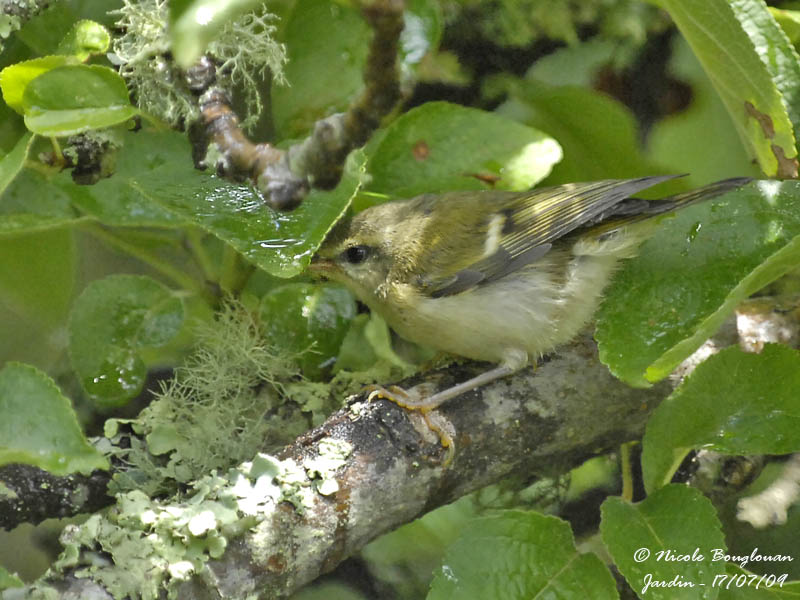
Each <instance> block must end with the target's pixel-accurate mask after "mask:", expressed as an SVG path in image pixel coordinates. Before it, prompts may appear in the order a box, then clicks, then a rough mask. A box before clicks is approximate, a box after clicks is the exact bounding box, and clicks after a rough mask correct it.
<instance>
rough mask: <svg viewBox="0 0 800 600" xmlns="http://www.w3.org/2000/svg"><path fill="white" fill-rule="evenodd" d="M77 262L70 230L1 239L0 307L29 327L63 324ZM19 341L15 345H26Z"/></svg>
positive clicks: (0, 327)
mask: <svg viewBox="0 0 800 600" xmlns="http://www.w3.org/2000/svg"><path fill="white" fill-rule="evenodd" d="M76 263H77V253H76V249H75V239H74V236H73V232H72V231H71V230H70V229H68V228H61V229H53V230H50V231H45V232H37V233H32V234H27V235H16V236H7V237H0V306H4V307H6V308H8V309H10V310H11V311H12V312H13V313H14V314H15V315H16V316H17V318H22V319H23V320H25V321H28V322H29V324H34V323H35V324H36V325H38V326H39V327H43V328H47V327H56V326H59V325H61V324H62V323H63V321H64V320H65V319H66V316H67V311H68V309H69V305H70V302H71V300H72V292H73V290H74V287H75V269H76ZM3 329H4V328H3V327H2V325H0V331H3ZM0 339H2V336H0ZM6 341H10V340H6ZM20 342H22V340H14V343H13V346H19V345H22V346H24V343H22V344H21V343H20Z"/></svg>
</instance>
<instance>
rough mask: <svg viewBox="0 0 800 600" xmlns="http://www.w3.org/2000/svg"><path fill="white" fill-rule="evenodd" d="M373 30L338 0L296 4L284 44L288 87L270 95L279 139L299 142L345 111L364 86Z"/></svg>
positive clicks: (302, 0) (287, 21)
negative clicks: (324, 120) (318, 125)
mask: <svg viewBox="0 0 800 600" xmlns="http://www.w3.org/2000/svg"><path fill="white" fill-rule="evenodd" d="M371 35H372V34H371V32H370V28H369V26H368V25H367V23H366V22H365V21H364V19H363V18H362V17H361V15H360V14H358V11H357V10H356V9H355V8H353V7H352V6H350V5H347V4H345V3H342V2H336V1H334V0H297V1H296V2H294V3H293V8H292V10H291V11H290V12H289V14H288V15H286V17H285V25H284V27H283V31H282V36H281V37H282V41H283V42H284V43H285V44H286V52H287V58H288V62H287V64H286V69H285V76H286V79H287V81H288V82H289V83H290V85H288V86H280V87H275V88H274V89H273V90H272V118H273V121H274V123H275V129H276V131H277V134H278V136H277V137H278V139H285V138H295V137H300V136H302V135H305V134H306V133H308V131H309V130H310V129H311V127H312V126H313V124H314V123H315V122H316V121H317V120H319V119H321V118H323V117H326V116H328V115H329V114H331V113H335V112H338V111H342V110H344V109H345V108H346V107H347V105H348V104H349V103H350V101H351V100H352V99H353V98H354V97H355V95H356V94H357V93H358V92H359V91H360V90H361V89H362V88H363V87H364V81H363V71H364V65H365V64H366V57H367V48H368V46H369V40H370V39H371Z"/></svg>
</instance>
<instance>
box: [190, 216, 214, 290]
mask: <svg viewBox="0 0 800 600" xmlns="http://www.w3.org/2000/svg"><path fill="white" fill-rule="evenodd" d="M203 235H204V232H203V231H201V230H200V229H197V228H196V227H189V228H187V230H186V242H187V245H188V246H189V251H190V252H191V253H192V257H193V258H194V261H195V262H196V263H197V265H198V266H199V267H200V269H201V270H202V271H203V276H204V277H205V278H206V281H213V282H218V281H217V280H218V278H219V269H217V266H216V265H215V264H214V262H213V261H212V260H211V257H210V256H209V255H208V252H206V249H205V248H204V247H203Z"/></svg>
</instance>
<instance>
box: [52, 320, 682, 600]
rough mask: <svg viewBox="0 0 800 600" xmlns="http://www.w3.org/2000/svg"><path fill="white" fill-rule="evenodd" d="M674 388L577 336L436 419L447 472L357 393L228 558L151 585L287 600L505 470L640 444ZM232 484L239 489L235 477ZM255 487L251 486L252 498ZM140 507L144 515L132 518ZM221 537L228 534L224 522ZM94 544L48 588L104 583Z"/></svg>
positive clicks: (421, 430)
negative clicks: (449, 456)
mask: <svg viewBox="0 0 800 600" xmlns="http://www.w3.org/2000/svg"><path fill="white" fill-rule="evenodd" d="M485 368H486V366H485V365H481V364H477V363H469V364H467V365H464V366H460V367H456V368H449V369H444V370H440V371H436V372H432V373H428V374H426V375H425V376H424V380H425V381H431V382H434V383H435V385H437V386H440V387H445V386H449V385H451V384H452V383H453V382H454V381H460V380H463V379H465V378H467V377H470V376H472V375H474V374H475V373H476V372H478V371H480V370H483V369H485ZM420 380H421V379H420V378H415V379H414V380H412V381H407V382H404V383H403V385H407V386H408V385H414V384H416V383H418V382H419V381H420ZM670 389H671V388H670V385H669V384H668V383H662V384H659V385H657V386H655V387H653V388H651V389H649V390H639V389H633V388H630V387H628V386H626V385H625V384H623V383H621V382H620V381H618V380H617V379H615V378H614V377H613V376H612V375H611V374H610V373H609V372H608V370H607V368H606V367H605V366H603V365H602V364H601V363H599V361H598V360H597V356H596V348H595V345H594V342H593V341H592V340H591V338H590V337H588V336H583V337H581V338H579V339H577V340H576V341H575V342H573V343H572V344H569V345H567V346H564V347H563V348H562V349H560V350H559V351H558V352H557V353H555V354H553V355H551V356H549V357H547V358H546V359H545V360H544V361H543V363H542V364H541V365H540V366H539V367H538V368H537V369H536V371H535V372H534V371H533V370H532V369H529V370H526V371H525V372H523V373H519V374H517V375H515V376H514V377H511V378H508V379H506V380H501V381H498V382H496V383H494V384H492V385H490V386H487V387H485V388H482V389H479V390H475V391H473V392H470V393H468V394H465V395H464V396H462V397H461V398H458V399H456V400H453V401H451V402H448V403H447V404H446V405H444V406H443V407H442V409H441V411H440V413H441V416H442V417H443V418H444V419H446V420H447V421H449V422H450V424H451V425H452V427H453V429H454V430H455V432H456V433H455V440H456V452H455V457H454V459H453V461H452V463H450V464H449V465H448V466H446V467H445V466H444V465H443V458H444V456H445V454H446V451H445V450H444V449H443V448H442V447H441V445H440V442H439V439H438V437H437V436H436V435H435V434H433V433H432V432H431V431H430V430H429V429H427V427H426V426H425V425H424V423H423V422H422V419H421V418H419V415H417V414H414V413H408V412H407V411H405V410H403V409H401V408H399V407H397V406H396V405H394V404H392V403H390V402H387V401H383V400H381V401H376V402H373V403H371V404H366V403H363V396H362V397H360V398H359V399H360V400H362V402H357V403H355V404H351V405H350V406H349V407H347V408H344V409H342V410H340V411H339V412H337V413H336V414H334V415H333V416H331V417H330V418H329V419H328V420H327V421H326V422H325V423H324V424H323V425H322V426H320V427H318V428H317V429H314V430H312V431H310V432H308V433H306V434H305V435H303V436H302V437H300V438H299V439H298V440H296V441H295V442H294V443H293V444H291V445H290V446H288V447H286V448H285V449H284V450H283V451H282V453H281V455H280V458H281V459H282V461H281V463H280V465H281V469H282V471H281V472H280V473H278V474H277V475H274V478H273V475H270V482H273V483H274V482H279V483H280V486H281V490H282V495H281V496H280V498H278V499H277V500H272V499H269V498H268V499H266V500H263V499H262V500H261V501H260V502H261V504H259V505H258V512H257V514H256V515H255V518H252V517H251V518H250V520H249V521H248V520H247V519H243V520H242V521H241V523H239V526H238V529H237V527H234V526H226V527H228V529H229V530H243V534H242V535H230V536H229V537H226V544H227V545H226V550H225V552H224V554H222V556H220V557H218V558H216V559H207V560H205V561H204V562H202V563H201V564H199V565H198V566H197V567H196V569H197V570H196V571H195V572H194V573H193V574H189V575H187V578H188V579H187V580H185V581H179V580H178V577H177V576H176V575H174V574H173V575H172V576H169V575H168V574H167V573H166V571H167V569H168V568H169V567H170V564H169V563H168V562H166V563H165V564H164V565H163V571H164V572H162V573H160V574H159V573H158V572H157V571H156V569H155V567H153V566H152V565H153V563H148V565H150V567H151V571H150V572H148V573H147V577H148V578H149V579H150V580H152V579H153V578H154V577H159V576H163V577H164V578H165V581H166V582H168V585H170V586H172V587H173V589H174V591H175V592H177V594H178V597H181V598H201V599H202V598H234V597H244V596H246V595H248V594H258V596H259V597H262V598H279V597H284V596H288V595H290V594H291V593H292V592H294V591H296V590H297V589H299V588H300V587H301V586H302V585H304V584H306V583H308V582H309V581H311V580H313V579H314V578H316V577H317V576H318V575H320V574H321V573H324V572H327V571H330V570H331V569H333V568H334V567H335V566H336V565H337V564H338V563H339V562H341V561H342V560H344V559H345V558H346V557H348V556H350V555H351V554H353V553H354V552H356V551H358V550H359V549H360V548H362V547H363V546H364V545H365V544H366V543H368V542H369V541H370V540H372V539H373V538H375V537H377V536H379V535H381V534H382V533H385V532H387V531H390V530H392V529H394V528H396V527H398V526H400V525H402V524H404V523H407V522H409V521H411V520H413V519H414V518H416V517H418V516H420V515H422V514H424V513H426V512H428V511H430V510H432V509H434V508H436V507H438V506H441V505H443V504H447V503H449V502H452V501H454V500H456V499H457V498H459V497H461V496H463V495H464V494H467V493H469V492H471V491H473V490H476V489H478V488H481V487H483V486H486V485H488V484H491V483H493V482H496V481H499V480H501V479H504V478H506V477H508V476H509V475H513V474H517V475H522V476H523V477H524V478H527V479H530V478H534V477H536V476H544V475H547V476H552V475H555V474H559V473H563V472H565V471H567V470H569V469H571V468H573V467H575V466H577V465H579V464H581V463H582V462H583V461H584V460H586V459H587V458H589V457H591V456H595V455H598V454H603V453H607V452H609V451H612V450H614V449H616V448H617V447H618V446H619V444H620V443H622V442H624V441H627V440H631V439H636V438H639V437H641V435H642V432H643V430H644V424H645V422H646V420H647V417H648V415H649V413H650V411H651V410H652V409H653V408H654V407H655V406H656V405H657V404H658V402H659V401H660V400H661V399H662V398H663V397H664V396H666V395H667V394H668V393H669V391H670ZM331 446H337V447H339V448H348V449H349V453H346V454H344V455H343V457H342V460H341V461H340V462H339V463H337V464H338V465H339V466H338V468H336V469H335V470H332V471H330V472H329V473H327V474H326V473H325V467H324V466H321V465H323V464H324V457H325V456H326V454H327V452H328V451H327V450H326V448H330V447H331ZM242 472H243V473H247V472H248V467H246V468H244V469H242ZM249 473H250V475H251V476H252V474H253V470H252V468H249ZM289 475H291V477H290V476H289ZM237 481H238V483H237V485H238V486H239V487H238V488H237V489H239V490H241V477H239V479H238V480H237ZM259 485H260V483H258V482H255V481H254V482H253V483H252V486H253V489H254V490H255V489H256V488H258V487H259ZM208 487H209V486H208V485H205V488H204V489H208ZM238 493H241V492H238ZM198 495H199V492H198ZM220 498H221V496H219V495H218V496H217V497H216V500H215V502H216V503H219V502H221V500H220ZM226 498H227V499H226V500H225V501H226V502H229V501H230V500H231V499H230V497H226ZM281 500H283V501H281ZM286 500H288V501H290V502H291V503H290V502H287V501H286ZM293 505H294V506H293ZM187 506H191V507H193V509H197V510H199V508H198V507H199V505H198V503H197V502H195V501H194V500H191V499H190V500H188V501H187V502H185V503H184V504H180V505H172V506H169V507H167V506H165V505H158V506H155V507H154V508H152V509H150V511H149V513H148V514H151V515H152V514H156V515H158V514H162V513H164V514H166V513H170V514H176V513H178V512H180V511H182V510H186V507H187ZM239 510H240V511H241V510H242V508H241V505H240V508H239ZM121 511H122V509H121V508H118V509H117V510H115V511H114V513H117V514H119V513H120V512H121ZM143 512H147V511H142V510H141V507H140V512H139V513H137V514H136V518H141V514H140V513H143ZM129 519H130V518H129ZM126 522H129V521H126ZM242 523H244V525H242ZM148 531H149V530H146V529H145V533H147V532H148ZM220 531H221V533H219V535H223V534H224V535H227V534H226V533H225V528H224V527H223V528H221V530H220ZM203 535H204V536H208V535H209V534H208V533H207V532H206V533H204V534H203ZM65 536H66V537H67V538H69V537H74V536H73V535H72V534H70V533H65ZM185 536H186V534H185V532H184V531H183V530H181V531H173V532H171V533H170V536H169V537H170V539H171V540H173V542H172V543H175V540H179V539H183V537H185ZM94 543H96V542H95V540H94V538H92V542H91V544H92V547H90V548H88V549H87V548H83V549H82V550H81V553H83V554H86V557H85V558H84V559H81V560H78V561H76V562H73V563H72V564H73V565H75V567H73V568H71V569H66V570H65V572H62V573H61V574H60V575H53V576H51V578H50V579H49V580H48V581H47V583H48V584H49V585H52V586H56V587H57V588H58V590H59V593H61V594H64V593H66V592H67V591H69V592H70V593H74V594H76V595H77V596H81V597H82V594H84V593H85V588H84V586H92V589H94V590H95V591H96V590H97V585H98V584H102V582H103V581H107V580H108V578H107V575H106V576H104V575H102V574H101V572H100V571H98V570H97V566H96V564H93V566H91V567H89V568H87V570H86V571H84V572H82V573H80V575H81V577H83V578H81V579H77V578H74V577H73V574H75V572H76V571H75V569H76V568H82V567H84V566H86V565H89V564H91V555H92V554H93V552H92V550H93V549H94V548H93V544H94ZM97 543H101V544H102V542H101V541H100V542H97ZM104 548H105V549H106V550H107V551H108V550H109V548H108V546H106V545H104ZM87 551H88V552H87ZM112 558H113V557H112ZM117 562H118V563H119V564H120V567H114V566H113V565H111V566H110V567H109V568H122V569H127V570H131V569H134V568H135V567H133V566H131V562H130V561H128V562H127V563H122V559H121V558H120V559H119V560H118V561H117ZM155 564H157V563H155ZM173 564H174V563H173ZM104 577H105V578H104ZM170 577H171V578H170Z"/></svg>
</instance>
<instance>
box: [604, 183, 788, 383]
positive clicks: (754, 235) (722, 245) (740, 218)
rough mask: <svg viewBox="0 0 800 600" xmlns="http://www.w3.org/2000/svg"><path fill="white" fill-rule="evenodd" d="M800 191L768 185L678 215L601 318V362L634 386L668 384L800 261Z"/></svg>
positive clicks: (643, 251)
mask: <svg viewBox="0 0 800 600" xmlns="http://www.w3.org/2000/svg"><path fill="white" fill-rule="evenodd" d="M798 235H800V184H798V183H797V182H793V181H792V182H789V181H787V182H777V181H761V182H756V183H753V184H750V185H748V186H745V187H744V188H741V189H739V190H737V191H734V192H729V193H728V194H725V195H724V196H721V197H719V198H717V199H714V200H712V201H710V202H706V203H703V204H701V205H698V206H693V207H690V208H687V209H685V210H682V211H679V212H678V213H677V215H676V216H675V217H674V218H673V219H669V220H667V221H665V222H663V223H662V224H661V225H660V228H659V230H658V231H657V232H656V234H655V235H654V236H653V237H652V238H651V239H650V240H648V241H647V242H645V244H643V245H642V247H641V248H640V250H639V256H638V257H637V258H635V259H632V260H630V261H628V262H627V264H626V265H625V266H624V267H623V269H622V271H621V272H620V273H618V274H617V276H616V277H615V279H614V282H613V284H612V285H611V287H610V288H609V289H608V291H607V292H606V294H605V300H604V302H603V305H602V307H601V308H600V311H599V313H598V318H597V331H596V333H595V337H596V339H597V342H598V347H599V351H600V359H601V360H602V361H603V363H605V364H606V365H608V367H609V369H611V371H612V373H614V375H616V376H617V377H619V378H620V379H622V380H623V381H626V382H628V383H629V384H631V385H635V386H640V387H646V386H647V385H649V384H650V383H651V382H653V381H658V380H660V379H662V378H664V377H666V376H667V375H669V374H670V373H671V372H672V371H673V370H674V369H675V367H676V366H677V365H678V364H680V362H681V361H682V360H683V359H685V358H686V357H687V356H689V355H690V354H691V353H692V352H694V350H696V349H697V348H698V347H700V345H701V344H702V343H703V342H704V341H705V340H706V339H707V338H708V337H709V336H710V335H712V334H713V333H714V332H715V331H716V330H717V329H718V328H719V326H720V325H721V324H722V322H723V321H724V320H725V318H726V317H727V316H728V315H729V314H731V312H733V310H734V308H735V307H736V306H737V305H738V304H739V302H741V301H742V300H743V299H745V298H747V297H748V296H750V295H751V294H752V293H754V292H755V291H757V290H759V289H761V288H762V287H764V286H765V285H766V284H768V283H769V282H771V281H773V280H775V279H776V278H778V277H780V276H781V275H783V274H784V273H786V272H788V271H790V270H792V269H794V268H796V267H797V264H798V263H799V262H800V237H797V236H798Z"/></svg>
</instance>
